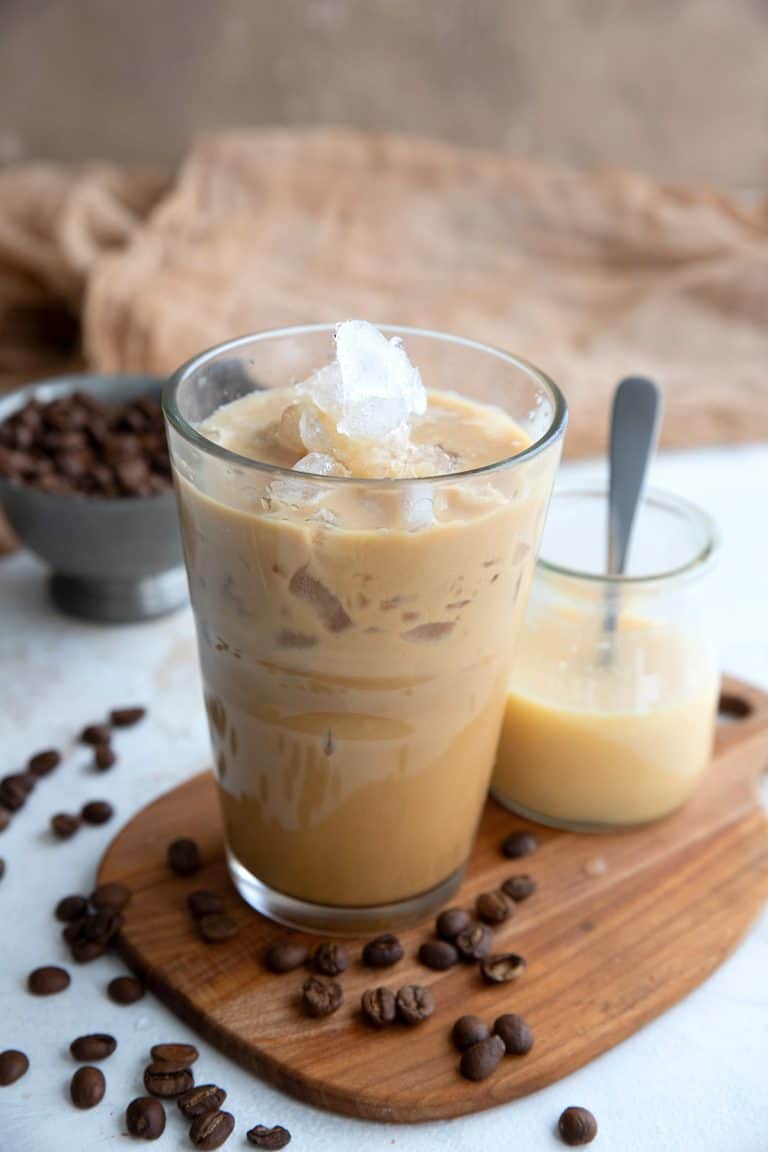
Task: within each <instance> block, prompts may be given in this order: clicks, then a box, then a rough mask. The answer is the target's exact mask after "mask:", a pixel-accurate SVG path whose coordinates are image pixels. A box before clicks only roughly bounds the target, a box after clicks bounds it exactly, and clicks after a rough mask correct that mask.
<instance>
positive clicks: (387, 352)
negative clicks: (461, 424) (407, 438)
mask: <svg viewBox="0 0 768 1152" xmlns="http://www.w3.org/2000/svg"><path fill="white" fill-rule="evenodd" d="M336 358H337V362H338V367H339V375H340V384H341V395H340V406H339V409H338V411H337V413H335V415H336V417H337V419H336V427H337V428H338V430H339V432H342V433H344V434H345V435H347V436H352V437H354V438H359V439H365V440H374V439H376V438H378V437H383V436H388V435H390V434H391V433H397V432H400V431H401V430H403V429H406V430H407V427H408V423H409V421H410V419H411V417H412V416H418V415H422V414H423V413H424V412H425V411H426V407H427V394H426V391H425V389H424V385H423V384H422V382H421V376H420V375H419V372H418V369H417V368H415V367H414V365H413V364H411V362H410V360H409V359H408V356H407V355H406V352H405V349H404V348H403V344H402V341H401V340H400V339H399V338H398V337H394V338H393V339H391V340H388V339H387V337H386V336H384V334H383V333H382V332H379V330H378V329H377V328H374V326H373V325H372V324H369V323H367V321H365V320H346V321H344V322H343V323H342V324H339V325H338V327H337V329H336ZM335 383H336V382H335V381H334V386H335ZM327 410H329V409H327ZM329 411H330V410H329Z"/></svg>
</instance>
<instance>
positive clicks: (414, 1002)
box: [395, 984, 435, 1024]
mask: <svg viewBox="0 0 768 1152" xmlns="http://www.w3.org/2000/svg"><path fill="white" fill-rule="evenodd" d="M395 1003H396V1005H397V1014H398V1016H399V1017H400V1019H401V1020H402V1021H403V1023H404V1024H421V1022H422V1021H423V1020H428V1019H429V1017H430V1016H431V1015H432V1013H433V1012H434V1010H435V998H434V996H433V995H432V993H431V991H430V990H429V988H423V987H422V986H421V984H404V985H403V987H402V988H401V989H400V990H399V991H398V993H397V996H396V997H395Z"/></svg>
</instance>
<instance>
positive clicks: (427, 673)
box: [165, 321, 566, 933]
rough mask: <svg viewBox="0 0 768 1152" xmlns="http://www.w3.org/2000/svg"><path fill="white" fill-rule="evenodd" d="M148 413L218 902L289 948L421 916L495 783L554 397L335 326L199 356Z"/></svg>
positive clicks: (519, 376)
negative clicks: (164, 465)
mask: <svg viewBox="0 0 768 1152" xmlns="http://www.w3.org/2000/svg"><path fill="white" fill-rule="evenodd" d="M165 411H166V417H167V422H168V434H169V440H170V446H171V455H172V459H173V465H174V470H175V477H176V484H177V491H178V497H179V507H180V514H181V523H182V535H183V540H184V549H185V558H186V564H187V571H188V575H189V584H190V592H191V599H192V605H193V608H194V613H195V619H196V624H197V634H198V645H199V652H200V662H201V667H202V675H203V683H204V691H205V703H206V708H207V712H208V718H209V724H210V732H211V740H212V744H213V753H214V763H215V768H216V776H217V780H218V785H219V795H220V801H221V809H222V813H223V820H224V828H225V838H226V844H227V852H228V861H229V868H230V872H231V875H232V877H233V880H234V882H235V885H236V886H237V888H238V890H239V891H240V893H241V894H242V896H243V897H244V898H245V899H246V900H247V901H248V902H249V903H250V904H251V905H252V906H253V907H255V908H257V909H258V910H259V911H261V912H263V913H265V914H266V915H268V916H271V917H272V918H274V919H277V920H279V921H281V922H283V923H286V924H289V925H293V926H297V927H301V928H306V929H316V930H321V931H322V930H333V931H334V932H347V933H356V932H363V931H368V930H370V929H373V928H377V927H380V926H382V925H391V924H396V923H403V922H407V921H409V920H412V919H416V918H418V917H420V916H423V915H426V914H427V913H428V912H429V911H430V910H431V909H432V908H434V907H436V906H437V905H439V904H441V903H443V902H444V901H445V900H446V899H448V897H449V896H450V895H451V894H452V893H453V891H454V890H455V889H456V887H457V886H458V884H459V882H460V880H461V877H462V874H463V871H464V868H465V865H466V862H467V858H468V856H469V853H470V850H471V846H472V841H473V837H474V834H475V829H476V826H477V822H478V819H479V816H480V813H481V810H482V806H483V803H484V800H485V795H486V792H487V789H488V783H489V780H490V775H491V769H492V767H493V762H494V756H495V751H496V744H497V740H498V736H499V731H500V727H501V722H502V717H503V713H504V706H505V699H506V689H507V683H508V678H509V673H510V664H511V661H512V658H513V655H514V648H515V638H516V635H517V632H518V630H519V626H520V623H521V619H522V614H523V611H524V608H525V602H526V597H527V592H528V586H529V583H530V580H531V576H532V573H533V568H534V563H535V558H536V553H537V549H538V544H539V538H540V534H541V530H542V526H543V522H544V517H545V514H546V510H547V505H548V501H549V496H550V491H551V487H552V482H553V478H554V474H555V470H556V467H557V462H558V459H559V455H560V447H561V441H562V437H563V432H564V429H565V423H566V408H565V403H564V401H563V398H562V396H561V394H560V393H559V391H558V390H557V388H556V387H555V385H554V384H553V383H552V382H551V381H550V380H548V379H547V378H546V376H544V375H543V373H541V372H540V371H538V370H537V369H535V368H533V367H532V366H531V365H529V364H526V363H525V362H523V361H521V360H519V359H516V358H515V357H514V356H510V355H508V354H507V353H505V352H501V351H499V350H497V349H493V348H489V347H485V346H483V345H480V344H477V343H474V342H473V341H470V340H462V339H459V338H457V337H453V336H448V335H445V334H442V333H434V332H426V331H420V330H415V329H395V328H383V329H381V330H379V329H376V328H374V327H373V326H372V325H369V324H366V323H364V322H362V321H348V322H345V323H343V324H340V325H338V326H337V327H335V328H334V326H332V325H331V326H312V327H305V328H294V329H285V330H281V331H274V332H266V333H263V334H260V335H256V336H250V337H246V338H244V339H240V340H235V341H232V342H231V343H229V344H226V345H222V346H221V347H218V348H214V349H212V350H210V351H208V352H205V353H203V354H202V355H201V356H199V357H197V358H196V359H195V360H194V361H192V362H190V363H189V364H187V365H186V366H185V367H183V368H182V369H180V370H179V372H178V373H177V374H176V375H175V376H174V378H173V379H172V380H171V381H170V383H169V385H168V386H167V389H166V395H165Z"/></svg>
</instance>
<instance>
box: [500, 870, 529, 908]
mask: <svg viewBox="0 0 768 1152" xmlns="http://www.w3.org/2000/svg"><path fill="white" fill-rule="evenodd" d="M501 890H502V892H503V893H504V894H505V896H509V898H510V900H514V901H515V903H516V904H519V903H520V902H521V901H522V900H527V899H528V897H529V896H532V895H533V893H534V892H535V891H536V881H535V880H534V879H533V877H532V876H527V875H522V876H509V877H507V879H506V880H505V881H504V883H503V884H502V886H501Z"/></svg>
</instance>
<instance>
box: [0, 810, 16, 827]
mask: <svg viewBox="0 0 768 1152" xmlns="http://www.w3.org/2000/svg"><path fill="white" fill-rule="evenodd" d="M12 819H13V817H12V816H11V813H10V811H9V810H8V809H7V808H6V807H5V806H4V805H3V804H2V803H0V832H5V830H6V828H7V827H8V825H9V824H10V822H11V820H12Z"/></svg>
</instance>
